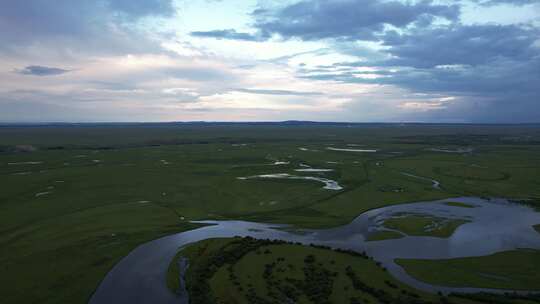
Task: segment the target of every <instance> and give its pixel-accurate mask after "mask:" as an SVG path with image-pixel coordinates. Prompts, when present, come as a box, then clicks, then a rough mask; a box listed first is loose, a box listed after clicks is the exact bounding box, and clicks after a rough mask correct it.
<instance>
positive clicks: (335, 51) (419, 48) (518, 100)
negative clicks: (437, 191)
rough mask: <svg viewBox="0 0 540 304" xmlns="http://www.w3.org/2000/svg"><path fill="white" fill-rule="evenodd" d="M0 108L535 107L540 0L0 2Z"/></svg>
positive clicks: (28, 115) (111, 114) (295, 112)
mask: <svg viewBox="0 0 540 304" xmlns="http://www.w3.org/2000/svg"><path fill="white" fill-rule="evenodd" d="M0 29H1V30H0V122H8V123H9V122H157V121H201V120H205V121H282V120H312V121H348V122H434V123H437V122H440V123H531V122H532V123H538V122H540V0H452V1H448V0H447V1H445V0H416V1H415V0H355V1H354V0H332V1H328V0H304V1H289V0H286V1H268V0H230V1H226V0H221V1H220V0H200V1H182V0H145V1H142V0H141V1H133V0H78V1H72V0H55V1H49V0H25V1H0Z"/></svg>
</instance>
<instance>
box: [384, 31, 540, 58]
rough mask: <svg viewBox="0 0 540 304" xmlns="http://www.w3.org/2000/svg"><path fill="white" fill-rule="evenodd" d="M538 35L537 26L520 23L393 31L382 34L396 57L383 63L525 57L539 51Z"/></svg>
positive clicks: (389, 52)
mask: <svg viewBox="0 0 540 304" xmlns="http://www.w3.org/2000/svg"><path fill="white" fill-rule="evenodd" d="M538 37H540V30H538V29H537V28H524V27H520V26H517V25H468V26H465V25H451V26H447V27H440V28H434V29H431V28H430V29H418V30H414V31H412V32H410V33H407V34H402V35H400V34H397V33H395V32H390V33H387V34H385V35H384V36H382V37H381V38H382V39H383V44H384V45H385V46H389V47H390V49H389V50H388V51H387V52H388V54H389V55H391V56H393V57H394V59H391V60H388V61H386V62H384V63H382V64H384V65H394V66H411V67H418V68H428V67H434V66H437V65H455V64H466V65H477V64H485V63H488V62H490V61H492V60H497V59H500V58H511V59H514V60H519V61H526V60H529V59H531V58H533V57H535V56H537V55H538V54H539V52H538V48H537V47H535V46H534V43H535V41H536V40H537V39H538Z"/></svg>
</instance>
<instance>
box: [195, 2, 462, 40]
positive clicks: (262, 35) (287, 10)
mask: <svg viewBox="0 0 540 304" xmlns="http://www.w3.org/2000/svg"><path fill="white" fill-rule="evenodd" d="M459 13H460V10H459V6H458V5H436V4H433V2H432V1H431V0H423V1H420V2H418V3H403V2H399V1H378V0H364V1H362V2H359V1H355V0H344V1H327V0H308V1H301V2H298V3H295V4H291V5H288V6H285V7H281V8H278V9H271V10H270V9H256V10H254V11H253V12H252V16H253V17H254V18H255V23H254V27H255V28H256V29H257V30H258V33H257V34H256V35H252V34H248V33H239V32H236V31H235V30H233V29H225V30H213V31H205V32H193V33H192V35H194V36H199V37H212V38H218V39H234V40H251V41H260V40H265V39H269V38H270V37H272V35H276V34H277V35H279V36H281V37H282V38H284V39H289V38H299V39H302V40H318V39H326V38H332V39H336V38H342V39H361V40H376V39H377V38H376V34H377V33H379V32H381V31H383V30H384V28H385V26H386V25H393V26H396V27H405V26H409V25H411V24H412V23H416V24H417V25H420V26H428V25H429V24H431V23H432V21H433V18H434V17H441V18H445V19H448V20H456V19H457V18H458V16H459Z"/></svg>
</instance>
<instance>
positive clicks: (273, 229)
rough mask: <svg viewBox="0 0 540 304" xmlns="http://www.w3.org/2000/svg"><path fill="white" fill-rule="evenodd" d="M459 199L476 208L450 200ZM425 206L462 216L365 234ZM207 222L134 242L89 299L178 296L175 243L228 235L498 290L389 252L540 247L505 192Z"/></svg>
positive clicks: (468, 252) (525, 212)
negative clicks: (436, 224) (320, 214)
mask: <svg viewBox="0 0 540 304" xmlns="http://www.w3.org/2000/svg"><path fill="white" fill-rule="evenodd" d="M449 202H459V203H463V204H467V205H472V206H474V207H475V208H464V207H460V206H456V205H449V204H447V203H449ZM403 213H413V214H426V215H430V216H435V217H444V218H449V219H466V220H468V222H467V223H465V224H463V225H461V226H459V227H457V229H456V230H455V231H454V233H453V234H452V235H451V236H450V237H448V238H437V237H430V236H407V235H405V236H404V237H403V238H400V239H390V240H380V241H367V240H366V239H367V237H368V236H369V235H370V234H371V233H373V232H374V231H377V230H380V229H382V227H381V222H384V220H385V219H388V218H391V217H393V216H395V215H396V214H403ZM197 223H203V224H208V226H204V227H201V228H198V229H194V230H190V231H186V232H181V233H177V234H174V235H170V236H166V237H163V238H160V239H157V240H154V241H151V242H148V243H146V244H143V245H140V246H139V247H137V248H136V249H135V250H133V251H132V252H131V253H130V254H129V255H128V256H126V257H124V258H123V259H122V260H121V261H120V262H119V263H118V264H117V265H115V267H114V268H113V269H112V270H111V271H110V272H109V273H108V274H107V276H106V277H105V278H104V280H103V281H102V282H101V284H100V285H99V287H98V289H97V290H96V292H95V293H94V295H93V296H92V298H91V299H90V303H182V300H183V302H186V300H185V298H184V299H180V298H179V297H178V295H176V294H174V293H173V292H172V291H170V290H169V289H168V288H167V285H166V282H165V278H166V273H167V268H168V266H169V263H170V262H171V260H172V259H173V257H174V256H175V254H176V253H177V252H178V250H179V249H180V248H181V247H183V246H185V245H187V244H190V243H194V242H197V241H201V240H205V239H209V238H218V237H233V236H251V237H254V238H262V239H278V240H284V241H290V242H300V243H303V244H311V243H312V244H318V245H325V246H331V247H334V248H342V249H351V250H355V251H359V252H360V251H365V252H367V254H368V255H370V256H372V257H373V258H374V259H375V260H378V261H380V262H381V263H382V264H383V265H384V266H385V267H386V268H387V269H388V271H389V272H390V273H391V274H392V275H393V276H394V277H396V278H397V279H399V280H400V281H402V282H404V283H406V284H408V285H410V286H413V287H415V288H417V289H420V290H424V291H431V292H435V291H443V292H478V291H490V292H503V291H504V290H498V289H497V290H493V289H483V288H454V287H444V286H435V285H430V284H427V283H424V282H421V281H418V280H416V279H414V278H413V277H411V276H409V275H408V274H407V273H406V272H405V271H404V270H403V268H401V267H400V266H399V265H397V264H396V263H395V262H394V260H395V259H397V258H411V259H412V258H414V259H449V258H458V257H472V256H484V255H489V254H493V253H496V252H501V251H507V250H513V249H518V248H533V249H540V234H539V233H538V232H537V231H535V230H534V228H533V225H535V224H538V223H540V213H538V212H535V211H534V210H533V209H531V208H529V207H527V206H524V205H520V204H516V203H512V202H510V201H508V200H505V199H482V198H477V197H459V198H450V199H444V200H437V201H430V202H419V203H410V204H401V205H393V206H388V207H383V208H379V209H374V210H371V211H368V212H365V213H363V214H361V215H360V216H358V217H357V218H355V219H354V220H353V221H352V222H351V223H349V224H347V225H344V226H340V227H336V228H332V229H321V230H307V229H305V230H299V231H298V232H290V231H285V230H284V229H283V228H286V227H287V226H286V225H278V224H264V223H253V222H244V221H198V222H197Z"/></svg>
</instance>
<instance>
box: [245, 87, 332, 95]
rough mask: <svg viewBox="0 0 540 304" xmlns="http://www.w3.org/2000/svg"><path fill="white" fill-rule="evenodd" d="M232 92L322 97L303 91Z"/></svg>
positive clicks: (318, 93)
mask: <svg viewBox="0 0 540 304" xmlns="http://www.w3.org/2000/svg"><path fill="white" fill-rule="evenodd" d="M234 91H237V92H243V93H250V94H259V95H289V96H320V95H323V94H322V93H320V92H303V91H289V90H262V89H235V90H234Z"/></svg>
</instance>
